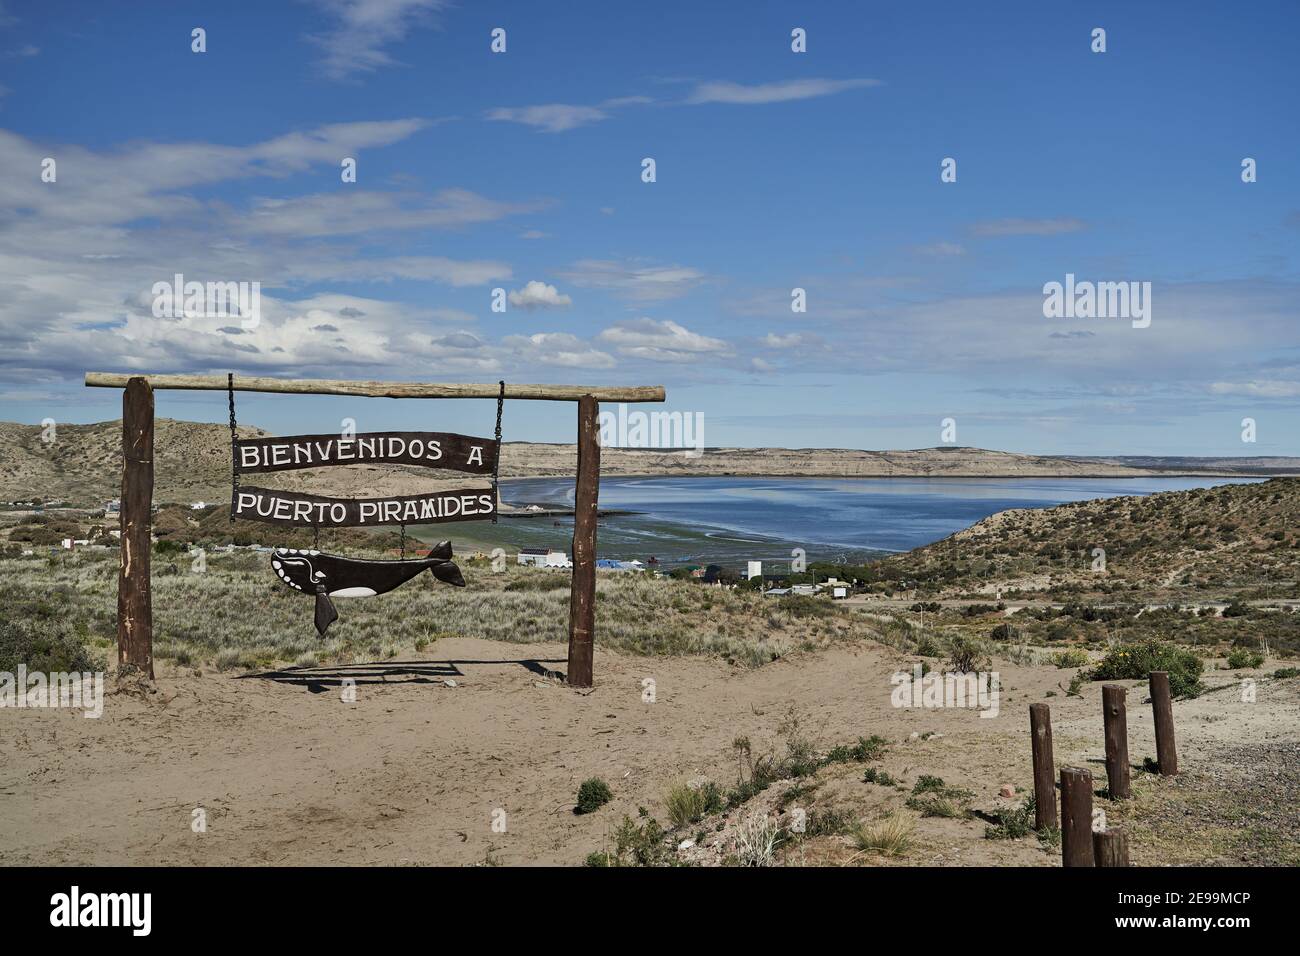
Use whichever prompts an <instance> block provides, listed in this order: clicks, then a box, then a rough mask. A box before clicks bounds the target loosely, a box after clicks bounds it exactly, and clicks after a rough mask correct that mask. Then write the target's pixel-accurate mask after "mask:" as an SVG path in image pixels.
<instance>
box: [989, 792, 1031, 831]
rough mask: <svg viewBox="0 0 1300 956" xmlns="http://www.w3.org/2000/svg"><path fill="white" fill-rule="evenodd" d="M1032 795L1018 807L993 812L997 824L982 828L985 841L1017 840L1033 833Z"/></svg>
mask: <svg viewBox="0 0 1300 956" xmlns="http://www.w3.org/2000/svg"><path fill="white" fill-rule="evenodd" d="M1034 811H1035V801H1034V795H1033V794H1032V793H1031V794H1030V795H1029V796H1028V797H1026V798H1025V801H1024V802H1023V803H1022V804H1021V805H1020V806H1018V807H1008V808H1006V809H1004V810H995V811H994V814H993V815H994V816H995V817H996V818H997V823H995V824H994V825H993V826H989V827H985V828H984V838H985V839H987V840H1018V839H1020V838H1021V837H1023V836H1029V834H1031V833H1033V832H1034Z"/></svg>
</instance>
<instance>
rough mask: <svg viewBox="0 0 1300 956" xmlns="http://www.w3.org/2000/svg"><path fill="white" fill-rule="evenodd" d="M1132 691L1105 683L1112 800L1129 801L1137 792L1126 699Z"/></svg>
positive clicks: (1103, 703) (1103, 697)
mask: <svg viewBox="0 0 1300 956" xmlns="http://www.w3.org/2000/svg"><path fill="white" fill-rule="evenodd" d="M1127 694H1128V691H1127V690H1125V689H1124V688H1123V687H1121V686H1120V685H1119V684H1103V685H1102V688H1101V716H1102V721H1103V723H1104V724H1105V726H1106V786H1107V788H1108V790H1109V793H1110V798H1111V799H1112V800H1127V799H1128V798H1129V797H1131V796H1132V795H1133V792H1132V790H1131V787H1130V773H1129V765H1128V710H1127V708H1126V707H1125V704H1124V698H1125V696H1126V695H1127Z"/></svg>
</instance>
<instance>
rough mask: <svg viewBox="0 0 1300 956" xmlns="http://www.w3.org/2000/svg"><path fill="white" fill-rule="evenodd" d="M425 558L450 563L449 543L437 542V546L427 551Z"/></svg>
mask: <svg viewBox="0 0 1300 956" xmlns="http://www.w3.org/2000/svg"><path fill="white" fill-rule="evenodd" d="M425 557H429V558H441V559H442V560H444V561H450V560H451V542H450V541H439V542H438V543H437V544H435V545H434V546H433V547H432V548H430V549H429V553H428V554H427V555H425Z"/></svg>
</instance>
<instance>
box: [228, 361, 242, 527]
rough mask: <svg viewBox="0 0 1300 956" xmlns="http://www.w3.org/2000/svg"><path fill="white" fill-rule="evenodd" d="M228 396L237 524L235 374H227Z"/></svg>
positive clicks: (232, 503) (232, 500)
mask: <svg viewBox="0 0 1300 956" xmlns="http://www.w3.org/2000/svg"><path fill="white" fill-rule="evenodd" d="M226 396H227V398H228V400H229V402H230V488H231V494H230V523H231V524H234V523H235V502H236V501H238V500H239V467H238V462H239V459H238V456H237V455H236V454H235V451H236V449H235V442H236V441H238V440H239V436H238V435H236V434H235V373H234V372H228V373H226Z"/></svg>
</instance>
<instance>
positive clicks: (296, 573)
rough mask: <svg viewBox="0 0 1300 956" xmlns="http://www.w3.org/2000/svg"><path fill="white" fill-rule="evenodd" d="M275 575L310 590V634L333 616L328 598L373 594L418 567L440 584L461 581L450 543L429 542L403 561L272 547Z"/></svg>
mask: <svg viewBox="0 0 1300 956" xmlns="http://www.w3.org/2000/svg"><path fill="white" fill-rule="evenodd" d="M271 567H272V569H274V571H275V573H276V575H277V576H278V577H279V578H280V580H281V581H283V582H284V583H285V584H287V585H288V586H289V587H291V588H294V589H295V590H298V591H302V592H304V593H306V594H314V595H316V633H318V634H319V635H320V636H321V637H324V636H325V630H326V628H328V627H329V626H330V625H331V624H333V623H334V622H335V621H337V620H338V619H339V614H338V611H337V610H335V608H334V602H333V601H331V600H330V598H331V597H373V596H374V595H376V594H387V593H388V592H389V591H391V590H393V589H394V588H398V587H401V586H402V585H403V584H405V583H406V582H407V581H409V580H411V579H412V578H414V577H415V576H416V575H418V574H420V573H421V572H423V571H424V570H426V569H427V570H428V571H429V572H430V573H431V574H432V575H433V576H434V577H435V578H437V579H438V580H439V581H442V582H443V583H444V584H451V585H454V586H455V587H458V588H463V587H464V586H465V579H464V578H463V577H461V573H460V568H458V567H456V565H455V563H454V562H453V561H452V560H451V542H450V541H441V542H439V543H438V544H436V545H434V546H433V548H432V549H431V550H430V551H429V553H428V554H427V555H425V556H424V557H423V558H417V559H415V560H411V561H407V560H402V561H375V560H370V559H366V558H345V557H342V556H340V555H337V554H322V553H321V552H319V551H300V550H297V549H296V548H276V549H275V551H273V552H272V553H271Z"/></svg>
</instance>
